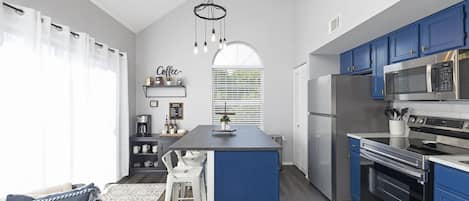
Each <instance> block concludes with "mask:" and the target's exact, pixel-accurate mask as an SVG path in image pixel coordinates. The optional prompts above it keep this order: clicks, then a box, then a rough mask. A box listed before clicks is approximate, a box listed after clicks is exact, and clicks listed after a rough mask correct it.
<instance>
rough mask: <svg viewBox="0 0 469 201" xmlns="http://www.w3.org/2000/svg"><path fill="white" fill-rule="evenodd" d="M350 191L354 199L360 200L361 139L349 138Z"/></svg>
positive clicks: (354, 200)
mask: <svg viewBox="0 0 469 201" xmlns="http://www.w3.org/2000/svg"><path fill="white" fill-rule="evenodd" d="M349 143H350V193H351V195H352V200H353V201H360V140H359V139H355V138H349Z"/></svg>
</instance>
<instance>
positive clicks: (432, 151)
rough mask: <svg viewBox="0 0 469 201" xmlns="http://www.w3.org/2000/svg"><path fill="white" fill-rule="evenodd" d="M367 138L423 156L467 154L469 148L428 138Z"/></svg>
mask: <svg viewBox="0 0 469 201" xmlns="http://www.w3.org/2000/svg"><path fill="white" fill-rule="evenodd" d="M367 140H371V141H374V142H378V143H381V144H385V145H388V146H390V147H393V148H398V149H404V150H407V151H410V152H414V153H417V154H421V155H425V156H431V155H461V154H469V149H464V148H460V147H455V146H450V145H445V144H441V143H438V142H436V141H431V140H428V139H420V138H410V137H409V138H405V137H387V138H367Z"/></svg>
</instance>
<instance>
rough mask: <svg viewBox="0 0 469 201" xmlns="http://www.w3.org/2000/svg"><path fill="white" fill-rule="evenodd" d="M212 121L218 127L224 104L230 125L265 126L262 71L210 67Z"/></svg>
mask: <svg viewBox="0 0 469 201" xmlns="http://www.w3.org/2000/svg"><path fill="white" fill-rule="evenodd" d="M212 86H213V88H212V122H213V124H214V125H217V124H220V118H221V117H222V115H217V114H216V113H218V112H224V110H225V102H226V105H227V111H228V112H234V113H236V115H233V116H231V117H230V119H231V124H232V125H255V126H258V127H259V128H263V126H264V125H263V124H264V70H263V69H262V68H212Z"/></svg>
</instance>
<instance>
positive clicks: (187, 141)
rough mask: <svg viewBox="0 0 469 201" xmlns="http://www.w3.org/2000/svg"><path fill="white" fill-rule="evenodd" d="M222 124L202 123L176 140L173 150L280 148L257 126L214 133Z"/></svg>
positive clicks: (171, 147)
mask: <svg viewBox="0 0 469 201" xmlns="http://www.w3.org/2000/svg"><path fill="white" fill-rule="evenodd" d="M219 127H220V126H209V125H200V126H197V127H196V128H195V129H194V130H192V131H190V132H189V133H188V134H187V135H185V136H184V137H182V138H181V139H179V140H178V141H176V142H175V143H174V144H172V145H171V146H170V147H169V148H170V149H172V150H207V151H210V150H215V151H252V150H278V149H280V148H281V147H280V145H279V144H277V143H275V142H274V141H273V140H272V138H271V136H269V135H266V134H265V133H264V132H262V131H261V130H260V129H259V128H257V127H255V126H232V128H235V129H237V131H236V132H235V135H233V136H219V135H213V133H214V132H213V129H217V128H219Z"/></svg>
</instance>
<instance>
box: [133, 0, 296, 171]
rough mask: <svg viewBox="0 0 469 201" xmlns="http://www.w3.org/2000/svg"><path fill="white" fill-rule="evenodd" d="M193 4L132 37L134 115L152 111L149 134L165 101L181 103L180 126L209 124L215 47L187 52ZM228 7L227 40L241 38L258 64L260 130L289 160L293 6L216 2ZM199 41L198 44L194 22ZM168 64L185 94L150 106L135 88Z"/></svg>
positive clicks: (277, 1)
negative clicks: (282, 140) (281, 141)
mask: <svg viewBox="0 0 469 201" xmlns="http://www.w3.org/2000/svg"><path fill="white" fill-rule="evenodd" d="M196 3H197V2H194V1H188V2H187V3H185V4H183V5H182V6H180V7H178V8H176V9H175V10H174V11H172V12H171V13H169V14H168V15H166V16H165V17H163V18H161V19H160V20H158V21H157V22H155V23H153V24H152V25H151V26H150V27H148V28H147V29H145V30H144V31H142V32H141V33H139V34H138V35H137V54H138V55H137V66H138V67H137V88H138V90H137V113H149V114H152V115H153V117H154V118H153V132H160V131H161V128H162V125H163V123H164V117H165V115H166V114H167V113H168V111H169V109H168V103H169V102H184V120H183V121H181V126H182V127H184V128H186V129H193V128H194V127H195V126H197V125H199V124H211V123H212V122H211V118H210V116H211V111H210V110H211V80H212V77H211V69H212V59H213V57H214V55H215V53H216V49H217V46H216V45H213V44H212V43H211V42H210V48H209V49H210V50H209V52H208V53H207V54H204V53H203V51H202V50H200V52H199V54H198V55H194V54H193V51H192V50H193V45H194V14H193V8H194V5H195V4H196ZM217 3H219V4H221V5H224V6H226V7H227V9H228V12H229V14H228V17H227V27H226V28H227V39H228V40H229V41H242V42H245V43H247V44H249V45H251V46H252V47H254V49H256V50H257V52H258V54H259V55H260V57H261V60H262V62H263V64H264V68H265V70H264V76H265V96H264V97H265V104H264V106H265V107H264V110H265V111H264V114H265V116H264V128H265V131H266V132H267V133H268V134H279V135H283V136H285V137H286V139H287V142H286V144H285V146H286V147H285V149H284V154H285V157H284V162H291V161H292V150H293V147H292V144H291V141H292V130H293V123H292V122H293V112H292V108H293V98H292V95H293V80H292V68H293V66H295V65H294V45H295V44H294V42H293V41H294V24H293V22H294V17H293V16H294V15H293V9H294V6H293V4H292V3H291V2H290V1H285V0H256V1H252V0H219V1H217ZM199 28H200V32H199V41H198V42H199V44H200V46H202V45H201V44H203V42H202V38H203V34H201V33H202V23H201V22H199ZM158 65H164V66H166V65H173V66H174V67H176V68H178V69H180V70H182V71H183V73H182V74H181V75H182V76H183V77H185V79H186V84H187V93H188V97H187V98H184V99H167V98H166V99H157V100H159V101H160V107H158V108H150V107H149V99H147V98H145V97H144V95H143V93H142V90H141V87H140V86H142V84H143V83H144V79H145V77H147V76H154V75H155V71H156V66H158Z"/></svg>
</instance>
